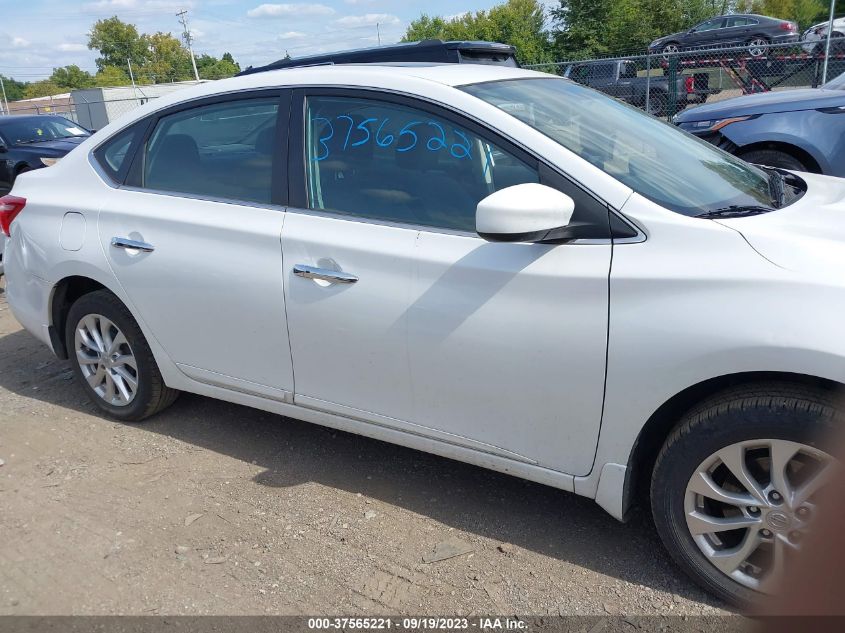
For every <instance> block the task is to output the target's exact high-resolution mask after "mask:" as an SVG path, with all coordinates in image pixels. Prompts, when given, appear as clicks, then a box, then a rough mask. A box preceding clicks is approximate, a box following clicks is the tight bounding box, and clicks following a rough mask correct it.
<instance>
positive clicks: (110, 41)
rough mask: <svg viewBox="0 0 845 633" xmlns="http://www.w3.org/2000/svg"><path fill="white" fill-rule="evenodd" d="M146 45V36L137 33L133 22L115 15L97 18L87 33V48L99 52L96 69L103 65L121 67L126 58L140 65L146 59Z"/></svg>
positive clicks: (147, 44) (124, 63) (135, 64)
mask: <svg viewBox="0 0 845 633" xmlns="http://www.w3.org/2000/svg"><path fill="white" fill-rule="evenodd" d="M148 46H149V43H148V41H147V37H146V36H145V35H141V34H140V33H138V29H136V28H135V25H134V24H127V23H126V22H123V21H121V20H120V19H119V18H118V17H117V16H114V17H111V18H108V19H105V20H97V21H96V22H95V23H94V26H92V27H91V31H90V32H89V33H88V48H89V49H91V50H96V51H98V52H99V53H100V56H99V57H98V58H97V70H102V69H103V68H104V67H105V66H117V67H119V68H123V67H125V66H126V65H127V60H129V61H131V62H132V65H133V66H136V67H138V66H141V65H143V64H144V63H145V62H146V60H147V56H148V54H149V50H148Z"/></svg>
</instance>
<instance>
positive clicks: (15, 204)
mask: <svg viewBox="0 0 845 633" xmlns="http://www.w3.org/2000/svg"><path fill="white" fill-rule="evenodd" d="M25 206H26V198H18V197H17V196H3V197H2V198H0V231H3V233H5V234H6V236H7V237H10V236H11V235H12V233H11V227H12V222H13V221H14V220H15V218H16V217H18V213H20V212H21V211H23V208H24V207H25Z"/></svg>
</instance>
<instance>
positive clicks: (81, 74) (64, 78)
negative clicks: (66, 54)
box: [49, 65, 94, 92]
mask: <svg viewBox="0 0 845 633" xmlns="http://www.w3.org/2000/svg"><path fill="white" fill-rule="evenodd" d="M49 81H51V82H53V83H54V84H56V85H57V86H59V88H61V89H62V92H68V91H70V90H74V89H77V88H90V87H92V86H93V85H94V78H93V77H92V76H91V73H89V72H87V71H85V70H82V69H81V68H80V67H79V66H76V65H71V66H64V67H62V68H54V69H53V74H52V75H50V79H49Z"/></svg>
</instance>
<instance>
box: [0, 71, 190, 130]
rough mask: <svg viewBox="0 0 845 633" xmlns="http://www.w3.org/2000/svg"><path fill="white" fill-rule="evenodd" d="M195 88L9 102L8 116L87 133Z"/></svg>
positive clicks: (101, 91)
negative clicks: (61, 121) (43, 119)
mask: <svg viewBox="0 0 845 633" xmlns="http://www.w3.org/2000/svg"><path fill="white" fill-rule="evenodd" d="M195 84H196V82H193V81H191V82H175V83H170V84H154V85H143V86H135V87H133V86H123V87H112V88H90V89H84V90H73V91H72V92H70V93H68V94H62V95H54V96H52V97H42V98H38V99H28V100H26V101H11V102H9V104H8V114H11V115H43V114H56V115H60V116H63V117H66V118H68V119H70V120H72V121H73V122H74V123H76V124H78V125H81V126H82V127H84V128H87V129H89V130H99V129H100V128H103V127H105V126H106V125H107V124H109V123H111V122H112V121H115V120H117V119H119V118H120V117H121V116H123V115H124V114H126V113H128V112H131V111H132V110H134V109H135V108H137V107H139V106H141V105H143V104H145V103H147V102H148V101H151V100H153V99H156V98H158V97H160V96H163V95H165V94H168V93H170V92H173V91H174V90H181V89H183V88H185V87H188V86H192V85H195ZM5 113H6V112H5V108H4V114H5Z"/></svg>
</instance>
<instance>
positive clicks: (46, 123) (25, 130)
mask: <svg viewBox="0 0 845 633" xmlns="http://www.w3.org/2000/svg"><path fill="white" fill-rule="evenodd" d="M0 133H2V134H3V137H4V138H6V139H8V140H9V142H10V143H11V144H12V145H21V144H24V145H25V144H29V143H41V142H43V141H55V140H56V139H60V138H76V137H83V136H90V132H88V130H86V129H85V128H83V127H80V126H78V125H77V124H76V123H74V122H73V121H69V120H68V119H65V118H64V117H60V116H39V117H20V118H17V117H12V118H10V119H6V120H4V121H3V122H2V124H0Z"/></svg>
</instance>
